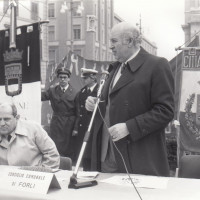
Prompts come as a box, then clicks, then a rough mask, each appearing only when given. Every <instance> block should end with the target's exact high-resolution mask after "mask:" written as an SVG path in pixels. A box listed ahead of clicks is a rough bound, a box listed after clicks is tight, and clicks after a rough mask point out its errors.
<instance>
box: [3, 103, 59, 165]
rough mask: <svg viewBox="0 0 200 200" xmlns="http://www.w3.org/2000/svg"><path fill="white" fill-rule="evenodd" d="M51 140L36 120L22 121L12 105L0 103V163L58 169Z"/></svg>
mask: <svg viewBox="0 0 200 200" xmlns="http://www.w3.org/2000/svg"><path fill="white" fill-rule="evenodd" d="M59 164H60V156H59V153H58V151H57V149H56V146H55V144H54V142H53V141H52V139H51V138H50V137H49V136H48V134H47V133H46V131H45V130H44V129H43V128H42V127H41V126H40V125H39V124H37V123H35V122H33V121H29V120H22V119H20V118H19V115H17V109H16V106H15V105H14V104H9V103H1V104H0V165H13V166H41V167H49V168H52V169H56V168H59Z"/></svg>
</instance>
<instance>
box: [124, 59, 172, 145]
mask: <svg viewBox="0 0 200 200" xmlns="http://www.w3.org/2000/svg"><path fill="white" fill-rule="evenodd" d="M153 69H154V70H153V72H152V80H151V91H150V99H151V102H150V104H151V109H150V110H149V111H147V112H145V113H143V114H141V115H138V116H136V117H134V118H132V119H130V120H128V121H127V122H126V125H127V128H128V130H129V132H130V133H131V132H132V133H134V134H130V136H131V138H132V140H133V141H136V140H139V139H141V138H142V137H144V136H146V135H148V134H151V133H156V132H160V131H161V130H163V129H164V128H165V127H166V126H167V125H168V123H169V122H170V121H171V120H172V119H173V117H174V78H173V75H172V72H171V69H170V66H169V63H168V61H167V60H166V59H164V58H162V59H160V60H159V62H158V63H157V65H156V67H154V68H153Z"/></svg>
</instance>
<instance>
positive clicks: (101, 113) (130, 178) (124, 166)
mask: <svg viewBox="0 0 200 200" xmlns="http://www.w3.org/2000/svg"><path fill="white" fill-rule="evenodd" d="M97 107H98V110H99V113H100V116H101V118H102V120H103V123H104V124H105V126H106V129H107V130H108V133H109V129H108V126H107V124H106V122H105V120H104V118H103V116H102V113H101V111H100V108H99V105H98V106H97ZM109 136H110V135H109ZM111 140H112V139H111ZM112 144H113V146H114V147H115V149H116V150H117V152H118V153H119V155H120V157H121V159H122V161H123V164H124V167H125V170H126V174H127V175H128V178H129V179H130V181H131V184H132V185H133V187H134V189H135V191H136V193H137V194H138V196H139V198H140V200H143V199H142V197H141V195H140V193H139V191H138V189H137V187H136V186H135V184H134V182H133V180H132V178H131V176H130V173H129V172H128V169H127V166H126V163H125V160H124V157H123V155H122V153H121V152H120V150H119V149H118V147H117V145H116V144H115V142H114V141H113V140H112Z"/></svg>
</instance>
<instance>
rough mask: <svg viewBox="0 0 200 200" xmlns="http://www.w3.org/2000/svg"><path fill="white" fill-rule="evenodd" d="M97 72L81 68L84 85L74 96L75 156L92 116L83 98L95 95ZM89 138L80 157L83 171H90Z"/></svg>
mask: <svg viewBox="0 0 200 200" xmlns="http://www.w3.org/2000/svg"><path fill="white" fill-rule="evenodd" d="M97 73H98V71H96V70H94V69H86V68H81V78H82V79H83V81H84V83H85V86H84V87H83V88H82V89H81V90H80V92H78V94H77V96H76V100H75V102H76V113H77V114H76V116H78V117H77V118H76V122H75V128H74V131H73V135H76V136H77V137H76V144H77V145H76V157H77V158H78V155H79V153H80V149H81V146H82V144H83V138H84V136H85V133H86V131H87V129H88V125H89V123H90V119H91V116H92V112H88V111H87V110H86V109H85V100H86V99H87V97H88V96H94V97H96V96H97V89H98V84H97ZM91 138H92V135H90V138H89V141H88V142H87V146H86V149H85V152H84V155H83V159H82V166H83V170H84V171H90V163H91V158H90V154H91V145H92V143H91V141H92V140H91Z"/></svg>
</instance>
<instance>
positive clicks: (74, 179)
mask: <svg viewBox="0 0 200 200" xmlns="http://www.w3.org/2000/svg"><path fill="white" fill-rule="evenodd" d="M108 74H109V73H108V72H107V71H104V72H103V73H102V77H101V80H100V85H99V89H98V92H97V101H96V103H95V107H94V110H93V113H92V117H91V120H90V123H89V126H88V129H87V131H86V133H85V136H84V139H83V144H82V147H81V150H80V153H79V156H78V160H77V163H76V166H75V169H74V172H73V174H72V176H71V177H70V182H69V185H68V188H74V189H79V188H84V187H91V186H94V185H97V181H96V180H93V181H86V182H81V183H78V181H77V173H78V170H79V167H80V163H81V160H82V158H83V154H84V151H85V148H86V145H87V142H88V140H89V137H90V135H91V128H92V125H93V122H94V117H95V114H96V111H97V108H98V105H99V102H100V98H101V92H102V89H103V87H104V83H105V81H106V79H107V78H108Z"/></svg>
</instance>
